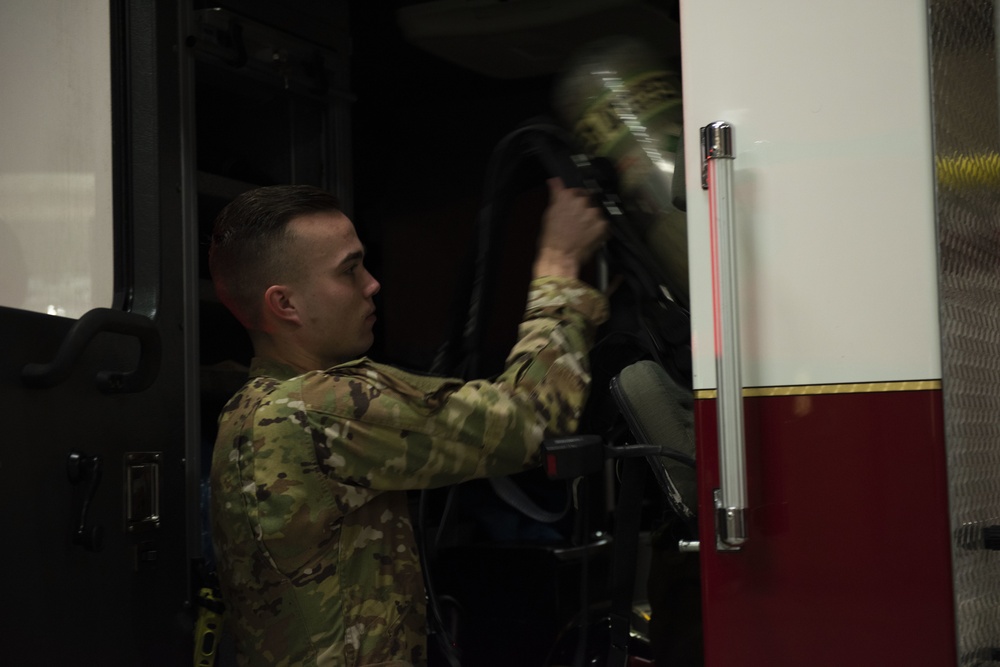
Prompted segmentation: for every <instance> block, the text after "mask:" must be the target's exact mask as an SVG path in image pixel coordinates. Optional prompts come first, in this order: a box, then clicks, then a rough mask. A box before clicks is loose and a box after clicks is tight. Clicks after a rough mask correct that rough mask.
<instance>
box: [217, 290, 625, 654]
mask: <svg viewBox="0 0 1000 667" xmlns="http://www.w3.org/2000/svg"><path fill="white" fill-rule="evenodd" d="M606 313H607V303H606V301H605V299H604V297H603V296H602V295H601V294H600V293H598V292H596V291H594V290H593V289H591V288H590V287H588V286H586V285H584V284H583V283H581V282H578V281H571V280H567V279H560V278H545V279H538V280H535V281H534V282H533V283H532V289H531V292H530V294H529V298H528V307H527V311H526V314H525V319H524V321H523V322H522V324H521V328H520V331H519V340H518V342H517V344H516V345H515V347H514V349H513V350H512V351H511V353H510V356H509V357H508V359H507V366H506V369H505V371H504V372H503V373H502V374H501V375H500V376H499V377H498V378H497V379H496V380H495V381H492V382H490V381H485V380H484V381H474V382H469V383H463V382H462V381H460V380H456V379H450V378H440V377H429V376H424V375H418V374H413V373H407V372H403V371H400V370H398V369H395V368H392V367H389V366H384V365H381V364H377V363H374V362H372V361H370V360H368V359H359V360H356V361H353V362H350V363H347V364H342V365H339V366H335V367H334V368H331V369H329V370H326V371H312V372H308V373H305V374H301V375H296V374H295V371H293V370H292V369H291V368H288V367H283V366H280V365H277V364H275V363H273V362H268V361H266V360H262V359H255V360H254V363H253V367H252V369H251V379H250V380H249V381H248V382H247V384H246V385H245V386H244V387H243V388H242V389H241V390H240V392H239V393H238V394H237V395H236V396H235V397H234V398H233V399H232V400H231V401H230V402H229V404H228V405H227V406H226V407H225V409H224V410H223V413H222V415H221V416H220V418H219V425H220V429H219V436H218V440H217V442H216V446H215V452H214V459H213V462H212V518H213V539H214V541H215V547H216V552H217V557H218V562H219V570H220V580H221V587H222V592H223V600H224V602H225V603H226V606H227V614H228V616H229V619H230V621H231V623H232V625H231V626H230V627H231V628H232V630H233V633H234V635H235V637H236V642H237V650H238V654H239V656H238V659H239V663H240V664H241V665H263V664H267V665H287V666H292V665H323V666H331V667H341V666H344V667H347V666H354V665H369V666H371V665H383V666H399V665H422V664H425V663H426V659H427V658H426V630H425V593H424V586H423V579H422V575H421V571H420V561H419V558H418V555H417V549H416V544H415V541H414V535H413V529H412V526H411V524H410V518H409V510H408V505H407V497H406V493H405V491H406V490H408V489H421V488H432V487H436V486H442V485H447V484H455V483H458V482H462V481H465V480H469V479H473V478H478V477H486V476H492V475H505V474H511V473H515V472H518V471H521V470H524V469H525V468H527V467H530V466H532V465H535V464H536V463H537V460H538V449H539V445H540V443H541V441H542V439H543V437H545V436H546V435H549V434H551V435H555V434H566V433H570V432H572V431H574V430H575V428H576V424H577V420H578V418H579V414H580V411H581V410H582V407H583V404H584V401H585V398H586V393H587V389H588V383H589V369H588V367H587V351H588V349H589V347H590V344H591V343H592V337H593V333H594V329H595V328H596V326H597V325H598V324H600V323H601V322H602V321H603V320H604V319H605V318H606Z"/></svg>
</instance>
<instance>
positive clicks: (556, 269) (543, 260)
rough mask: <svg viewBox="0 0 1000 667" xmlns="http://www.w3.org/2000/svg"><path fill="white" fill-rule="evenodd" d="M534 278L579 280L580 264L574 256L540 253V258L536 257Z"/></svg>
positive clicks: (533, 270) (549, 252)
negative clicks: (551, 277)
mask: <svg viewBox="0 0 1000 667" xmlns="http://www.w3.org/2000/svg"><path fill="white" fill-rule="evenodd" d="M532 276H533V277H534V278H542V277H544V276H561V277H563V278H578V277H579V276H580V262H579V260H578V259H577V258H575V257H573V256H572V255H566V254H563V253H557V252H551V251H540V252H539V253H538V256H537V257H535V263H534V267H533V269H532Z"/></svg>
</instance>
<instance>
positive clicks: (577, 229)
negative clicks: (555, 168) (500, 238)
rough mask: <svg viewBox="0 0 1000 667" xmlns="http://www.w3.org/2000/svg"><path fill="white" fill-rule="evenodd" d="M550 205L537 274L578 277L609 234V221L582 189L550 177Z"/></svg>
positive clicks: (539, 241)
mask: <svg viewBox="0 0 1000 667" xmlns="http://www.w3.org/2000/svg"><path fill="white" fill-rule="evenodd" d="M548 183H549V206H548V208H547V209H545V216H544V217H543V219H542V232H541V235H540V236H539V240H538V254H537V255H536V256H535V265H534V272H533V275H534V277H535V278H539V277H541V276H564V277H567V278H577V277H578V276H579V273H580V267H581V266H582V265H583V264H585V263H586V262H587V260H589V259H590V258H591V256H592V255H593V254H594V252H596V251H597V249H598V248H599V247H601V244H602V243H604V240H605V239H606V238H607V235H608V221H607V219H606V218H605V217H604V214H603V213H602V212H601V210H600V209H599V208H598V207H597V206H595V205H594V203H593V202H592V201H591V199H590V195H589V194H588V193H587V191H586V190H583V189H581V188H567V187H565V186H564V185H563V182H562V180H561V179H559V178H550V179H549V181H548Z"/></svg>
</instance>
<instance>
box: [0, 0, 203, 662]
mask: <svg viewBox="0 0 1000 667" xmlns="http://www.w3.org/2000/svg"><path fill="white" fill-rule="evenodd" d="M88 6H89V7H90V8H91V9H92V10H94V6H93V5H92V4H91V5H88ZM109 7H110V12H109V19H110V31H108V37H107V42H108V49H109V51H110V55H111V57H110V59H109V60H110V66H111V81H110V83H111V85H110V90H111V104H110V106H108V105H107V101H106V93H105V99H104V100H100V99H93V95H91V92H90V89H89V88H88V86H86V85H85V83H83V82H81V81H79V80H77V79H73V78H72V76H69V77H67V74H66V71H67V69H61V68H59V67H44V66H38V65H37V64H35V66H34V71H33V73H32V74H31V75H30V76H29V77H28V78H27V79H26V82H27V83H26V84H25V86H26V88H25V89H26V90H27V89H30V88H31V87H33V86H36V85H37V86H38V87H42V86H44V85H50V86H53V85H57V84H58V82H59V81H63V80H64V79H67V78H69V82H68V83H66V84H65V87H66V90H69V91H71V93H70V94H71V95H73V96H74V97H73V98H72V100H71V104H72V105H78V106H77V108H78V109H80V110H84V109H88V108H89V109H93V108H96V109H102V108H109V109H110V113H111V115H112V119H111V121H112V122H111V124H110V125H111V128H112V130H111V132H112V141H111V144H112V148H113V150H112V155H113V159H112V168H111V169H103V170H102V169H97V170H91V171H89V172H87V173H88V177H90V178H92V179H93V181H94V182H95V183H96V184H97V185H96V188H97V189H98V190H99V189H100V188H102V187H105V186H107V185H108V184H109V183H111V184H112V187H109V188H108V191H110V193H111V194H110V197H111V198H112V199H113V211H114V212H113V217H114V251H113V255H114V297H113V303H110V304H107V305H108V307H103V306H101V307H96V308H94V309H92V310H89V311H87V312H84V313H83V314H82V315H80V316H79V317H78V318H75V319H74V318H71V317H63V316H58V315H49V314H44V313H41V312H33V311H32V310H28V309H27V306H25V305H23V304H19V303H18V302H17V300H16V298H15V299H13V300H12V301H9V302H7V303H6V304H5V305H4V307H0V341H2V345H0V418H2V421H3V433H4V438H3V443H2V445H0V476H2V485H0V489H2V491H0V508H2V510H0V512H2V523H0V527H2V537H0V543H2V548H0V554H2V555H0V573H2V574H0V576H2V577H3V586H2V604H0V607H2V611H0V638H2V641H3V648H2V649H0V655H2V658H0V662H3V663H4V664H11V665H21V666H29V665H40V666H41V665H45V666H48V665H108V666H111V665H129V666H131V665H154V666H155V665H178V664H185V663H187V664H190V663H191V660H192V643H191V637H192V635H193V623H194V618H195V616H194V614H193V613H192V610H191V609H190V604H189V600H191V599H192V594H191V587H192V584H191V582H190V579H191V577H190V573H189V571H190V569H191V565H190V564H191V563H192V559H193V557H194V556H195V555H196V554H197V551H198V545H197V484H196V483H195V484H194V485H192V480H197V473H198V471H197V469H196V465H197V462H196V461H191V463H192V464H193V465H194V466H195V468H192V466H191V465H189V464H188V461H190V460H191V459H192V457H190V456H188V455H187V454H186V451H187V449H188V448H189V447H191V445H190V444H189V443H190V440H191V438H190V436H189V435H188V433H189V431H190V424H191V423H193V421H194V420H196V418H197V414H193V413H192V409H191V408H190V407H189V406H190V405H191V401H190V400H189V396H190V394H191V392H190V390H188V389H186V388H187V387H190V386H191V385H192V377H193V381H194V383H195V386H196V382H197V358H196V350H195V354H194V355H192V353H191V352H190V350H191V348H192V346H191V344H190V342H189V340H190V337H191V335H192V334H193V335H194V336H196V335H197V333H196V332H197V319H196V315H195V317H192V316H191V315H190V314H189V313H188V311H189V307H188V305H187V304H188V303H189V302H190V299H189V298H187V297H186V296H185V295H186V293H187V292H188V291H191V290H196V289H197V287H196V285H195V286H191V281H190V280H188V279H187V278H186V277H185V272H186V271H188V270H189V269H187V268H186V267H187V266H189V265H190V261H189V259H188V258H187V254H188V253H189V251H188V250H187V249H188V248H194V247H195V244H194V243H193V242H192V241H191V240H189V239H188V235H187V234H186V232H185V231H184V223H183V220H184V215H183V206H182V202H181V200H182V195H181V190H180V188H179V187H178V184H179V183H180V182H181V168H180V165H181V156H180V148H179V145H180V142H179V140H178V136H179V135H180V112H179V105H178V101H177V99H178V89H179V86H178V79H179V67H178V48H177V46H178V44H177V42H178V39H177V37H178V34H179V31H178V23H177V21H178V19H177V13H178V6H177V4H175V3H173V2H163V3H159V2H157V3H150V2H144V1H141V0H109ZM46 8H47V9H46ZM9 9H11V10H14V9H15V5H10V6H9ZM16 9H17V11H19V12H28V13H30V18H31V20H30V21H24V22H23V24H20V25H19V27H18V29H19V30H23V29H28V27H29V25H30V26H39V28H38V29H39V32H40V34H38V36H37V37H33V38H32V39H33V40H43V43H45V44H48V45H51V46H52V47H53V50H57V49H55V47H56V46H59V45H65V44H67V43H68V40H70V39H80V36H79V35H75V34H74V35H70V34H69V33H71V32H72V26H71V25H69V24H70V23H72V21H70V20H68V19H67V18H66V17H65V16H62V12H61V11H52V6H51V3H50V2H39V3H35V2H30V3H25V2H20V3H17V5H16ZM95 11H96V10H95ZM46 12H47V13H46ZM26 57H27V56H26ZM27 64H28V65H29V66H30V65H32V64H33V63H30V62H28V63H27ZM70 64H72V63H70ZM70 64H67V68H69V66H70ZM73 65H74V66H77V65H79V63H78V62H77V63H75V64H73ZM13 66H14V65H11V67H13ZM99 66H100V65H94V67H99ZM103 67H105V68H106V67H107V63H105V64H104V65H103ZM103 71H107V70H106V69H105V70H103ZM8 73H9V71H8ZM49 77H52V80H50V79H49ZM59 77H63V78H62V79H60V78H59ZM53 81H56V82H57V84H53V83H52V82H53ZM58 85H62V84H58ZM8 92H11V93H12V95H11V96H9V97H8V99H9V100H10V99H11V98H12V97H16V96H17V94H18V91H8ZM10 103H11V104H12V103H13V102H10ZM4 104H5V103H3V102H0V108H2V107H3V106H4ZM47 113H52V110H51V109H48V110H47V109H45V108H39V109H37V114H38V116H39V117H44V115H45V114H47ZM29 115H30V114H29ZM6 117H7V118H8V119H10V116H9V115H8V116H6ZM81 118H84V120H81ZM85 118H86V116H85V114H82V113H81V114H79V115H78V117H77V118H76V119H75V120H74V121H73V122H66V123H62V124H61V125H59V126H58V128H57V129H58V130H59V131H60V132H65V133H66V134H71V133H72V136H74V137H75V136H80V137H83V136H86V135H87V133H93V132H95V128H94V127H90V126H88V124H87V122H86V120H85ZM29 120H30V119H29ZM23 131H24V130H23V128H20V127H15V126H12V123H10V122H8V123H6V124H5V126H4V128H3V129H2V130H0V132H2V133H4V134H5V135H6V136H8V137H9V136H11V135H10V134H9V133H18V132H23ZM60 136H62V135H60ZM5 145H6V144H5ZM71 150H73V140H72V139H70V140H59V141H56V140H54V139H53V141H51V142H48V143H44V142H36V143H35V144H33V145H32V146H30V147H29V148H28V149H27V150H25V151H24V154H23V155H18V156H16V157H17V159H18V160H20V161H21V162H22V163H23V165H25V166H24V167H23V169H25V170H28V171H30V170H32V169H33V168H34V169H35V170H36V171H37V170H38V168H37V167H35V166H34V165H36V164H37V163H38V161H39V160H41V159H42V156H41V154H42V153H43V152H45V151H49V152H50V153H52V154H54V155H56V156H63V155H64V154H65V153H66V152H68V151H71ZM6 157H7V158H10V157H12V156H9V155H8V156H6ZM58 159H59V158H58V157H57V158H56V160H58ZM5 164H8V165H9V164H11V162H9V161H6V162H5ZM14 164H15V166H14V168H13V169H15V170H16V169H18V168H21V167H19V166H18V165H17V164H16V163H14ZM55 171H56V172H58V170H55ZM79 171H84V170H79ZM105 172H111V173H105ZM8 173H10V172H8ZM57 175H58V173H57ZM58 180H59V179H58V178H56V179H53V183H55V185H58ZM88 182H89V181H88ZM46 192H47V190H46ZM39 201H40V202H41V203H45V197H40V198H39ZM84 203H86V202H84ZM46 210H47V209H46V207H45V206H41V205H39V206H36V207H34V209H33V212H32V215H35V216H42V215H47V214H46V213H45V211H46ZM50 217H51V218H52V219H51V220H45V223H46V224H49V226H50V227H51V229H55V230H57V232H56V233H57V234H58V230H59V229H64V228H65V227H66V225H67V224H68V223H67V222H66V220H65V219H62V218H60V216H59V215H58V214H53V215H51V216H50ZM3 222H6V223H8V224H9V225H14V224H17V223H18V222H19V221H17V220H10V219H8V220H6V221H3ZM22 227H26V228H30V226H26V225H22ZM50 233H51V230H50ZM5 238H6V237H5ZM53 245H55V244H53ZM86 245H87V244H86V243H83V244H81V246H83V247H80V248H78V249H77V254H76V255H74V254H73V253H67V260H66V261H70V260H71V259H72V258H73V257H78V256H81V255H83V254H86V253H87V252H88V251H89V248H87V247H85V246H86ZM52 253H53V254H54V253H55V251H54V250H53V251H52ZM21 254H22V253H21V252H20V251H19V250H16V249H15V248H14V247H13V246H12V245H7V247H6V248H4V249H3V251H2V255H0V256H2V257H7V258H10V257H15V259H16V258H17V257H20V256H21ZM23 254H24V256H25V257H27V253H23ZM47 259H51V258H47ZM56 261H61V260H56ZM21 266H22V267H23V272H24V273H25V274H26V280H28V281H30V280H32V279H33V275H34V274H33V273H32V272H33V271H34V270H35V269H36V267H35V265H34V260H32V259H31V258H27V259H25V261H23V262H22V264H21ZM2 271H3V267H2V266H0V274H2ZM46 298H47V297H46ZM50 303H51V302H50ZM88 307H89V306H84V307H82V308H81V310H86V308H88ZM195 340H196V338H195ZM195 413H196V409H195ZM195 432H197V430H196V429H195ZM191 451H196V450H194V449H192V450H191ZM192 489H193V491H192ZM192 498H194V502H192Z"/></svg>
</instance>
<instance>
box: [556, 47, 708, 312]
mask: <svg viewBox="0 0 1000 667" xmlns="http://www.w3.org/2000/svg"><path fill="white" fill-rule="evenodd" d="M661 60H662V59H661V58H660V57H658V56H657V54H656V52H655V51H654V50H653V49H652V48H650V47H649V46H648V45H647V44H645V43H643V42H641V41H639V40H637V39H634V38H629V37H612V38H606V39H603V40H600V41H597V42H593V43H591V44H589V45H588V46H587V47H585V48H584V49H582V50H581V51H579V52H578V53H577V54H575V55H574V57H573V58H572V59H571V60H570V61H569V64H568V67H567V69H566V71H565V73H564V74H562V75H561V77H560V78H559V80H558V81H557V82H556V86H555V90H554V95H553V106H554V107H555V110H556V113H557V114H558V115H559V116H560V117H561V119H562V121H563V122H564V123H566V124H567V125H568V126H569V128H570V129H571V130H572V132H573V134H574V135H575V136H576V138H577V140H578V142H579V143H580V147H581V149H582V150H583V151H584V152H586V153H587V154H588V155H590V156H591V157H602V158H606V159H607V160H609V161H610V162H611V163H612V164H614V166H615V168H616V170H617V172H618V181H619V193H618V194H619V195H620V197H621V199H622V202H623V203H624V205H625V208H626V210H627V213H628V218H629V221H630V224H634V225H636V226H637V227H638V232H639V235H640V238H642V239H644V241H645V243H646V245H647V247H648V249H649V250H650V252H651V253H652V255H653V258H654V260H655V262H656V264H657V268H658V269H659V273H660V275H659V276H657V277H658V279H659V280H660V282H661V285H662V286H663V288H664V289H665V290H666V291H667V292H668V293H669V296H670V297H671V298H673V299H674V301H676V302H677V303H679V304H680V305H681V306H683V307H684V308H687V307H688V296H689V290H688V259H687V216H686V215H685V212H684V209H685V208H686V207H685V204H684V202H685V191H684V155H683V140H682V137H683V121H684V117H683V108H682V104H681V81H680V74H679V72H678V71H677V70H676V69H674V68H670V67H668V66H666V65H665V64H664V63H663V62H661Z"/></svg>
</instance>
